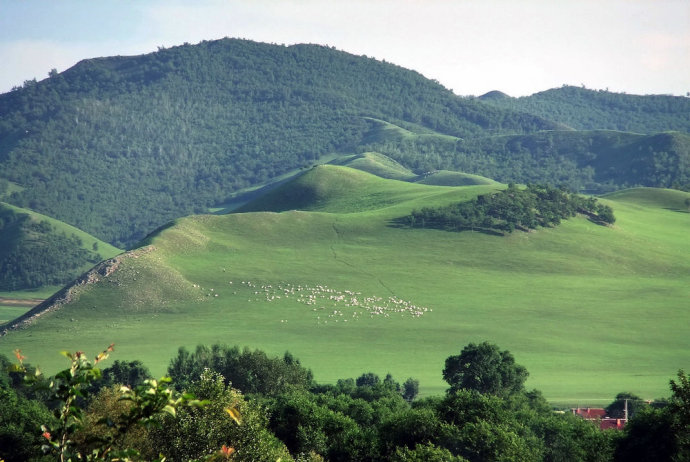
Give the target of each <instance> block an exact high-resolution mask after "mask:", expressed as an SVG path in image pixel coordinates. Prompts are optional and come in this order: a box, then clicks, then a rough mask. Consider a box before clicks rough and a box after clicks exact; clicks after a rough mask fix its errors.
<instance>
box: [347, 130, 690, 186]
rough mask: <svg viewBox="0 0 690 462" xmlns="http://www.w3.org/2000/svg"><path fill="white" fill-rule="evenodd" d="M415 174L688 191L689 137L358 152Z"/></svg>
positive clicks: (557, 139) (553, 136) (418, 142)
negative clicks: (441, 171)
mask: <svg viewBox="0 0 690 462" xmlns="http://www.w3.org/2000/svg"><path fill="white" fill-rule="evenodd" d="M360 149H361V150H362V151H364V152H365V151H376V152H379V153H382V154H385V155H386V156H388V157H390V158H392V159H395V160H396V161H398V162H399V163H401V164H403V165H405V166H407V167H408V168H411V169H413V170H415V171H417V172H427V171H432V170H437V169H445V170H456V171H463V172H472V173H475V174H478V175H482V176H485V177H488V178H492V179H495V180H497V181H500V182H503V183H510V182H515V183H546V184H551V185H563V186H567V187H568V189H571V190H574V191H583V192H587V193H591V194H601V193H606V192H610V191H614V190H617V189H621V188H625V187H635V186H649V187H661V188H676V189H683V190H688V188H689V187H690V135H687V134H684V133H659V134H655V135H639V134H633V133H624V132H615V131H603V130H597V131H542V132H538V133H530V134H522V135H503V136H491V137H479V138H471V139H455V138H449V137H441V136H419V137H416V138H414V137H411V138H408V139H400V140H390V139H377V140H373V141H370V142H368V143H367V144H365V145H363V146H362V147H361V148H360Z"/></svg>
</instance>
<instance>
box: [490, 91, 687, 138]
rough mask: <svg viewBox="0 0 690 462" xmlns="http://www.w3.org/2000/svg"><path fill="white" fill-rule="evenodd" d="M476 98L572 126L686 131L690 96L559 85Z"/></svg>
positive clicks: (624, 129)
mask: <svg viewBox="0 0 690 462" xmlns="http://www.w3.org/2000/svg"><path fill="white" fill-rule="evenodd" d="M479 99H480V100H481V101H483V102H485V103H487V104H490V105H492V106H494V107H499V108H505V109H514V110H517V111H522V112H528V113H530V114H534V115H537V116H539V117H544V118H545V119H548V120H553V121H556V122H559V123H562V124H564V125H567V126H569V127H572V128H574V129H576V130H597V129H603V130H617V131H624V132H635V133H646V134H652V133H658V132H663V131H667V130H674V131H680V132H685V133H690V98H686V97H682V96H668V95H646V96H640V95H627V94H625V93H612V92H609V91H603V90H598V91H597V90H588V89H586V88H584V87H582V88H580V87H572V86H563V87H561V88H554V89H551V90H546V91H542V92H539V93H535V94H533V95H531V96H523V97H520V98H511V97H510V96H508V95H506V94H505V93H501V92H490V93H487V94H486V95H482V96H480V97H479Z"/></svg>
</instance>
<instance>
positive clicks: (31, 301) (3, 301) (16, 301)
mask: <svg viewBox="0 0 690 462" xmlns="http://www.w3.org/2000/svg"><path fill="white" fill-rule="evenodd" d="M44 300H45V299H43V298H7V297H0V305H5V306H23V307H26V308H32V307H34V306H36V305H38V304H39V303H43V301H44Z"/></svg>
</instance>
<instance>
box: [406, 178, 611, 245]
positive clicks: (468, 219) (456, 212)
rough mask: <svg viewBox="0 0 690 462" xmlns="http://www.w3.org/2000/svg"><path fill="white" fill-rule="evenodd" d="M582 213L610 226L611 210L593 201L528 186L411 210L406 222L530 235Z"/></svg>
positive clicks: (415, 224) (445, 227)
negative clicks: (444, 204)
mask: <svg viewBox="0 0 690 462" xmlns="http://www.w3.org/2000/svg"><path fill="white" fill-rule="evenodd" d="M577 213H582V214H585V215H587V216H588V217H590V219H592V220H594V221H597V222H601V223H605V224H611V223H613V222H614V221H615V217H614V216H613V210H612V209H611V207H609V206H607V205H604V204H600V203H598V202H597V200H596V199H595V198H593V197H590V198H585V197H582V196H578V195H576V194H570V193H568V192H566V191H564V190H562V189H558V188H553V187H550V186H541V185H527V188H525V189H518V188H517V187H516V186H515V185H512V184H511V185H509V187H508V189H506V190H504V191H501V192H497V193H493V194H485V195H480V196H478V197H477V198H476V199H472V200H470V201H466V202H459V203H457V204H451V205H448V206H444V207H438V208H429V207H425V208H423V209H421V210H419V211H417V210H413V211H412V213H411V214H410V215H409V216H408V217H407V218H406V220H407V221H408V223H409V224H410V226H413V227H421V228H439V229H445V230H449V231H451V230H452V231H462V230H470V229H471V230H478V231H485V232H496V233H505V232H509V233H510V232H513V231H514V230H515V229H519V230H521V231H529V230H531V229H536V228H537V227H539V226H542V227H546V226H556V225H558V224H560V222H561V220H563V219H567V218H570V217H573V216H575V215H576V214H577Z"/></svg>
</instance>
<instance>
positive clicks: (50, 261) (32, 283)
mask: <svg viewBox="0 0 690 462" xmlns="http://www.w3.org/2000/svg"><path fill="white" fill-rule="evenodd" d="M0 235H1V236H2V241H1V242H0V290H8V291H10V290H24V289H32V288H35V287H40V286H43V285H58V284H65V283H67V282H69V281H71V280H73V279H74V278H76V277H77V276H79V274H80V273H81V271H83V270H84V268H85V266H89V265H93V264H95V263H97V262H99V261H100V260H101V255H100V254H99V253H98V252H97V249H93V250H89V249H85V248H84V247H83V246H82V244H83V243H82V241H81V239H80V238H79V237H78V236H76V235H74V234H71V235H67V234H65V233H63V232H59V231H58V230H56V229H55V227H54V226H53V225H52V224H50V223H49V222H48V221H47V220H34V219H32V218H31V216H30V215H29V214H26V213H17V212H15V211H14V210H12V209H11V208H9V207H4V206H2V205H0Z"/></svg>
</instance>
